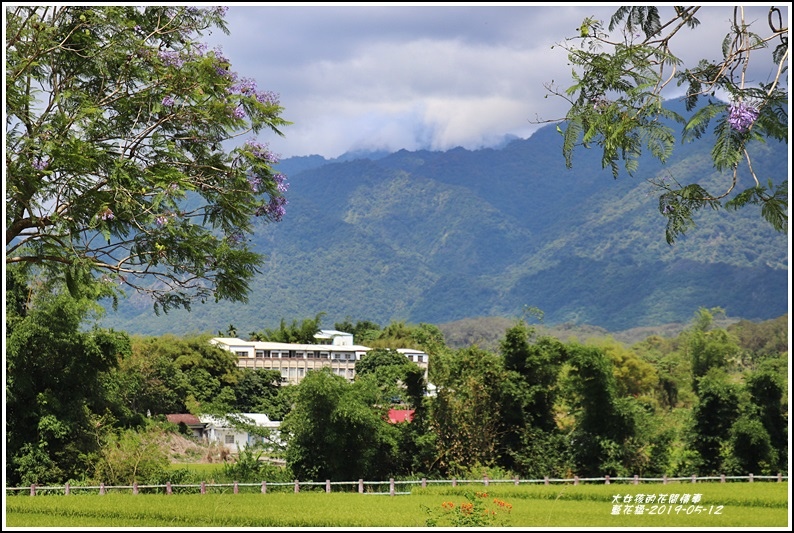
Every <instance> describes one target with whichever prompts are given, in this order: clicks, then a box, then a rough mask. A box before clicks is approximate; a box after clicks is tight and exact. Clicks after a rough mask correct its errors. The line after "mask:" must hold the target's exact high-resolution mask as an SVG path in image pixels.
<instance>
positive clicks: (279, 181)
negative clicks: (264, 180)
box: [273, 172, 289, 193]
mask: <svg viewBox="0 0 794 533" xmlns="http://www.w3.org/2000/svg"><path fill="white" fill-rule="evenodd" d="M273 181H275V182H276V188H277V189H278V191H279V192H281V193H285V192H287V189H289V183H287V176H285V175H284V174H282V173H281V172H276V173H275V174H273Z"/></svg>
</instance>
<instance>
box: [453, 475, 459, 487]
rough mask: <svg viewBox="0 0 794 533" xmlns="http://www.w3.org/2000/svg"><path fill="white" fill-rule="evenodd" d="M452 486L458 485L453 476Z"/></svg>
mask: <svg viewBox="0 0 794 533" xmlns="http://www.w3.org/2000/svg"><path fill="white" fill-rule="evenodd" d="M452 486H453V487H457V486H458V480H457V479H455V478H454V477H453V478H452Z"/></svg>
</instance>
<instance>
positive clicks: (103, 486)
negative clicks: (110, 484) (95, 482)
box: [99, 483, 105, 494]
mask: <svg viewBox="0 0 794 533" xmlns="http://www.w3.org/2000/svg"><path fill="white" fill-rule="evenodd" d="M99 494H105V484H104V483H100V484H99Z"/></svg>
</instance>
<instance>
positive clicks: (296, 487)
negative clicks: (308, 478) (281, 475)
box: [295, 479, 301, 494]
mask: <svg viewBox="0 0 794 533" xmlns="http://www.w3.org/2000/svg"><path fill="white" fill-rule="evenodd" d="M300 491H301V489H300V485H299V484H298V480H297V479H296V480H295V494H297V493H299V492H300Z"/></svg>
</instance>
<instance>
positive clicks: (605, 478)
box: [604, 474, 609, 485]
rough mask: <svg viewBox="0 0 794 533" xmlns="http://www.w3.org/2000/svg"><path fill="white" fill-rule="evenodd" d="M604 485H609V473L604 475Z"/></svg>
mask: <svg viewBox="0 0 794 533" xmlns="http://www.w3.org/2000/svg"><path fill="white" fill-rule="evenodd" d="M604 485H609V474H607V475H605V476H604Z"/></svg>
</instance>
